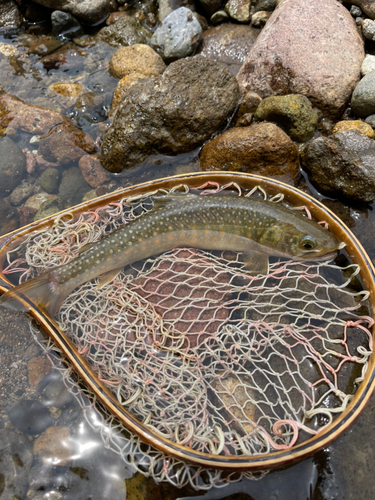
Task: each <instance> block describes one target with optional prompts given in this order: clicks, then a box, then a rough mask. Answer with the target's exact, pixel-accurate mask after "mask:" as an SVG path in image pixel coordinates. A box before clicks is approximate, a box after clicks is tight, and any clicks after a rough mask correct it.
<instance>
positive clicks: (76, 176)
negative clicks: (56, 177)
mask: <svg viewBox="0 0 375 500" xmlns="http://www.w3.org/2000/svg"><path fill="white" fill-rule="evenodd" d="M89 190H90V186H89V185H88V184H87V182H86V181H85V179H84V178H83V177H82V174H81V172H80V170H79V168H77V167H71V168H68V170H65V171H64V172H63V175H62V179H61V182H60V187H59V196H60V197H61V198H62V199H63V200H64V201H68V202H69V203H72V204H74V203H79V202H80V201H81V200H82V196H83V195H84V194H85V193H86V192H87V191H89Z"/></svg>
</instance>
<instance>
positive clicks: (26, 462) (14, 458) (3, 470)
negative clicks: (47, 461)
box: [0, 429, 33, 500]
mask: <svg viewBox="0 0 375 500" xmlns="http://www.w3.org/2000/svg"><path fill="white" fill-rule="evenodd" d="M0 457H1V459H0V495H1V498H2V499H4V500H8V499H9V500H13V499H14V500H16V499H19V498H25V496H24V495H25V493H26V488H27V485H28V473H29V470H30V467H31V464H32V461H33V454H32V444H31V443H30V441H29V440H28V438H27V437H26V436H23V435H22V434H20V433H19V432H14V431H11V430H10V429H2V430H0Z"/></svg>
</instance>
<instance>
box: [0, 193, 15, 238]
mask: <svg viewBox="0 0 375 500" xmlns="http://www.w3.org/2000/svg"><path fill="white" fill-rule="evenodd" d="M18 224H19V216H18V213H17V209H15V208H14V207H11V206H10V205H9V204H8V202H7V201H5V200H3V199H2V198H0V234H1V235H3V234H7V233H10V232H11V231H13V230H14V229H17V227H18Z"/></svg>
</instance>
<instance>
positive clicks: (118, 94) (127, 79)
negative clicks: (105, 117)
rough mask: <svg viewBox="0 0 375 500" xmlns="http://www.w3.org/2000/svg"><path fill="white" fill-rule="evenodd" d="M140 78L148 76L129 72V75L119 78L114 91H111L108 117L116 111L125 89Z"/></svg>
mask: <svg viewBox="0 0 375 500" xmlns="http://www.w3.org/2000/svg"><path fill="white" fill-rule="evenodd" d="M142 78H148V77H147V76H145V75H143V74H142V73H131V74H130V75H128V76H124V78H121V80H120V81H119V82H118V84H117V86H116V88H115V91H114V92H113V96H112V102H111V110H110V113H109V115H110V116H109V117H110V119H111V117H113V115H114V114H115V113H116V111H117V108H118V107H119V105H120V103H121V101H122V99H123V97H124V95H125V93H126V91H127V89H128V88H129V87H130V86H131V85H133V83H135V82H137V81H138V80H141V79H142Z"/></svg>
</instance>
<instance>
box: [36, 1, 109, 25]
mask: <svg viewBox="0 0 375 500" xmlns="http://www.w3.org/2000/svg"><path fill="white" fill-rule="evenodd" d="M35 2H36V3H39V4H40V5H44V6H45V7H49V8H50V9H53V10H62V11H64V12H69V13H70V14H72V15H73V16H74V17H76V18H77V19H79V20H80V21H82V22H84V23H85V24H90V25H92V24H98V23H100V22H101V21H104V20H105V18H106V17H107V16H108V14H109V13H110V12H112V11H114V10H116V5H117V4H116V1H115V0H69V1H67V0H35Z"/></svg>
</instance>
